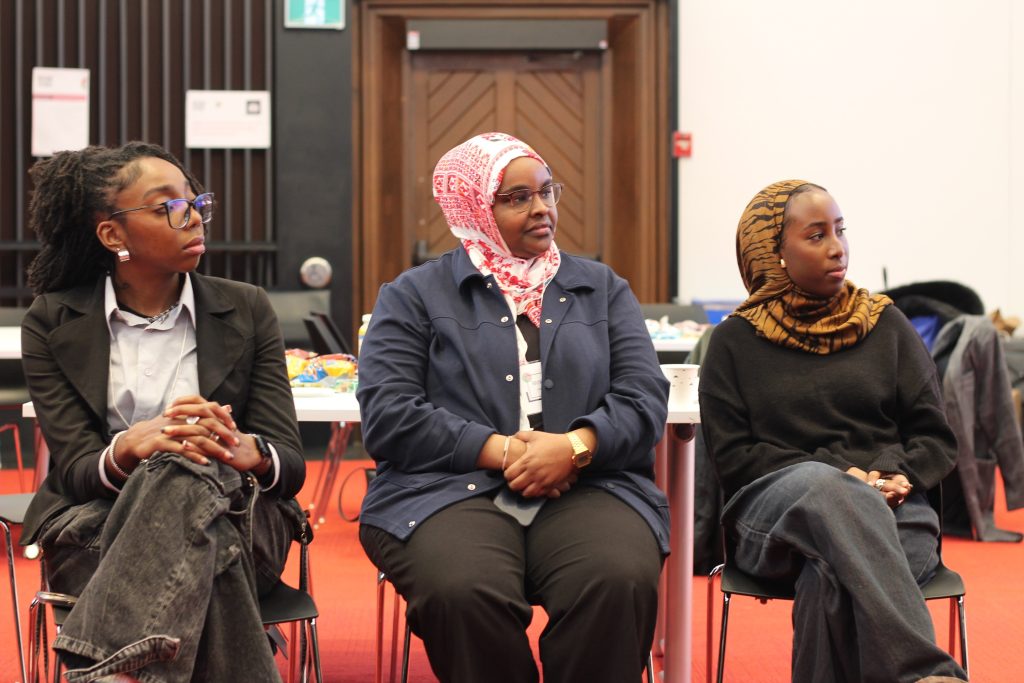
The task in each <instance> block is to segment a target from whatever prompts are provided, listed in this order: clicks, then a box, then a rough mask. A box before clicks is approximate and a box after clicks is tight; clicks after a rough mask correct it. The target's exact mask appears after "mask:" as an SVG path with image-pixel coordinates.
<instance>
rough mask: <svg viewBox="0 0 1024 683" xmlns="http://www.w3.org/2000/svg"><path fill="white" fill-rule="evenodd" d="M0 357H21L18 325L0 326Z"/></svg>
mask: <svg viewBox="0 0 1024 683" xmlns="http://www.w3.org/2000/svg"><path fill="white" fill-rule="evenodd" d="M0 358H6V359H12V358H21V328H20V327H0Z"/></svg>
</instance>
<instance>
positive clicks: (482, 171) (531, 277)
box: [434, 133, 561, 327]
mask: <svg viewBox="0 0 1024 683" xmlns="http://www.w3.org/2000/svg"><path fill="white" fill-rule="evenodd" d="M524 156H525V157H531V158H533V159H536V160H537V161H539V162H540V163H542V164H544V165H545V166H547V164H546V163H545V162H544V160H543V159H542V158H541V157H540V155H539V154H537V153H536V152H535V151H533V149H532V148H531V147H530V146H529V145H527V144H526V143H525V142H522V141H521V140H517V139H516V138H514V137H512V136H511V135H508V134H506V133H485V134H483V135H477V136H476V137H473V138H470V139H469V140H466V141H465V142H463V143H462V144H461V145H459V146H458V147H455V148H454V149H452V150H450V151H448V152H447V153H446V154H445V155H444V156H443V157H441V159H440V161H438V162H437V166H436V167H434V201H436V202H437V203H438V205H439V206H440V207H441V211H442V212H444V217H445V220H446V221H447V222H448V227H449V228H450V229H451V231H452V234H453V235H455V237H457V238H458V239H460V240H461V241H462V246H463V247H465V248H466V251H467V252H468V253H469V258H470V260H471V261H472V262H473V265H475V266H476V267H477V269H478V270H479V271H480V272H481V273H483V274H484V275H493V276H494V279H495V280H497V282H498V286H499V287H501V291H502V292H503V293H504V294H505V295H506V298H510V299H511V300H512V303H513V304H514V306H515V314H516V315H517V316H518V315H522V314H525V315H526V316H527V317H528V318H529V319H530V322H532V323H533V324H534V325H536V326H537V327H540V310H541V299H542V298H543V296H544V287H545V286H546V285H547V283H548V282H550V280H551V278H553V277H554V276H555V273H556V272H557V271H558V264H559V263H561V256H560V255H559V252H558V247H557V246H555V242H554V240H552V241H551V246H550V247H548V250H547V251H546V252H544V253H543V254H541V255H540V256H537V257H535V258H530V259H521V258H517V257H515V256H513V255H512V252H511V251H510V250H509V248H508V245H506V244H505V240H504V239H503V238H502V236H501V231H500V230H499V229H498V224H497V223H496V222H495V220H494V212H493V206H494V193H495V192H497V190H498V188H499V187H500V186H501V178H502V176H503V175H504V174H505V168H506V167H507V166H508V165H509V163H510V162H511V161H512V160H513V159H516V158H518V157H524Z"/></svg>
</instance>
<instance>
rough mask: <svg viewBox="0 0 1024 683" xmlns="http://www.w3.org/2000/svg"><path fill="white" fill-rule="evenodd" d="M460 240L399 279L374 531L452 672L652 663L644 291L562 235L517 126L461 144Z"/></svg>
mask: <svg viewBox="0 0 1024 683" xmlns="http://www.w3.org/2000/svg"><path fill="white" fill-rule="evenodd" d="M433 189H434V197H435V199H436V200H437V202H438V204H439V205H440V207H441V210H442V211H443V212H444V215H445V218H446V220H447V222H448V225H449V226H450V227H451V230H452V233H453V234H454V235H455V236H456V237H458V238H459V239H460V240H461V242H462V246H461V247H457V248H456V249H453V250H452V251H450V252H448V253H446V254H444V255H443V256H442V257H441V258H440V259H438V260H436V261H431V262H430V263H427V264H424V265H422V266H419V267H417V268H413V269H411V270H409V271H407V272H406V273H403V274H402V275H401V276H400V277H399V278H398V279H396V280H395V281H394V282H391V283H388V284H386V285H384V286H383V287H382V288H381V290H380V294H379V296H378V299H377V303H376V306H375V307H374V310H373V316H372V319H371V320H372V321H371V323H370V327H369V329H368V330H367V333H366V336H365V338H364V341H363V347H362V352H361V356H360V368H359V392H358V398H359V403H360V408H361V411H362V420H363V439H364V444H365V446H366V449H367V452H368V453H370V455H371V456H372V457H373V458H374V459H375V460H376V461H377V476H376V478H374V480H373V482H372V483H371V484H370V488H369V490H368V492H367V494H366V498H365V500H364V502H363V508H362V512H361V514H360V523H361V527H360V539H361V541H362V543H363V547H364V548H365V549H366V552H367V554H368V555H369V556H370V559H371V560H373V562H374V564H376V565H377V567H379V568H380V569H381V570H382V571H383V572H384V573H385V574H387V576H388V578H389V579H390V580H391V581H392V582H393V583H394V585H395V587H396V588H397V590H398V591H399V592H400V593H401V594H402V595H403V596H404V597H405V598H406V600H407V601H408V618H409V623H410V625H411V626H412V629H413V631H414V632H415V633H416V634H417V635H419V636H420V637H421V638H422V639H423V641H424V644H425V645H426V649H427V654H428V657H429V658H430V662H431V665H432V667H433V669H434V672H435V674H436V675H437V676H438V678H439V679H440V680H441V681H484V680H486V681H491V682H495V683H501V682H504V681H508V682H510V683H512V682H515V683H521V682H526V681H536V680H537V679H538V671H537V666H536V664H535V659H534V656H533V653H532V652H531V650H530V645H529V641H528V639H527V637H526V627H527V626H528V625H529V623H530V620H531V618H532V615H533V609H532V606H531V605H533V604H539V605H541V606H543V607H544V608H545V610H546V611H547V613H548V619H549V621H548V625H547V627H546V628H545V630H544V633H543V634H542V636H541V639H540V650H541V652H540V659H541V662H542V665H543V669H544V676H545V679H546V680H551V681H568V680H586V681H592V682H600V681H609V682H613V681H614V682H615V683H622V682H623V681H639V680H640V678H641V672H642V669H643V665H644V661H645V660H646V657H647V653H648V651H649V649H650V646H651V641H652V639H653V633H654V622H655V617H656V612H657V587H658V577H659V574H660V571H661V565H662V560H663V558H664V556H665V554H666V553H667V552H668V515H667V504H666V501H665V498H664V496H663V495H662V494H661V492H660V491H659V490H658V489H657V488H656V487H655V485H654V445H655V443H656V442H657V440H658V439H659V437H660V436H661V433H662V431H663V429H664V424H665V418H666V401H667V394H668V384H667V382H666V381H665V379H664V377H663V375H662V373H661V370H660V368H659V366H658V361H657V358H656V356H655V353H654V348H653V346H652V344H651V341H650V336H649V334H648V332H647V329H646V327H645V325H644V321H643V316H642V315H641V313H640V307H639V305H638V304H637V301H636V298H635V297H634V296H633V294H632V292H631V291H630V289H629V285H628V284H627V283H626V281H625V280H623V279H622V278H620V277H618V276H617V275H615V273H613V272H612V271H611V269H609V268H608V267H607V266H604V265H602V264H599V263H596V262H593V261H589V260H586V259H581V258H578V257H574V256H571V255H568V254H563V253H560V252H559V250H558V247H557V246H556V245H555V242H554V236H555V230H556V226H557V221H558V212H557V208H556V205H557V203H558V200H559V198H560V197H561V193H562V185H561V184H560V183H558V182H556V181H555V180H554V178H553V177H552V174H551V169H550V168H549V167H548V166H547V164H546V163H545V162H544V160H543V159H542V158H541V157H540V155H538V154H537V152H535V151H534V150H533V149H532V148H530V147H529V146H528V145H526V144H525V143H523V142H521V141H520V140H517V139H516V138H513V137H511V136H509V135H506V134H503V133H489V134H486V135H478V136H476V137H474V138H472V139H470V140H467V141H466V142H464V143H463V144H461V145H459V146H458V147H455V148H454V149H452V150H451V151H449V152H448V153H447V154H445V155H444V156H443V157H442V158H441V160H440V161H439V162H438V164H437V167H436V169H435V171H434V178H433Z"/></svg>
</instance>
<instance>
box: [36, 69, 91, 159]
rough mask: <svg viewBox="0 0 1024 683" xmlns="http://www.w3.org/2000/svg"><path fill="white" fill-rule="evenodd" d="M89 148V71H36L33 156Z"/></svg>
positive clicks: (45, 155) (44, 155)
mask: <svg viewBox="0 0 1024 683" xmlns="http://www.w3.org/2000/svg"><path fill="white" fill-rule="evenodd" d="M88 145H89V70H88V69H56V68H51V67H43V66H36V67H33V68H32V156H35V157H47V156H51V155H53V154H54V153H55V152H61V151H64V150H74V149H82V148H83V147H87V146H88Z"/></svg>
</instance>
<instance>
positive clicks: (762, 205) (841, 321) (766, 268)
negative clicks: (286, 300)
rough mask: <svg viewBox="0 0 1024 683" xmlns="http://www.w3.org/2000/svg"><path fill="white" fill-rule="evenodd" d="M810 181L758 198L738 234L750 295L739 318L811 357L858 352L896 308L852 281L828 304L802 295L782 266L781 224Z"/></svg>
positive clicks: (786, 183) (789, 183)
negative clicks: (856, 347)
mask: <svg viewBox="0 0 1024 683" xmlns="http://www.w3.org/2000/svg"><path fill="white" fill-rule="evenodd" d="M806 184H808V183H807V181H805V180H783V181H781V182H777V183H774V184H772V185H769V186H768V187H766V188H764V189H763V190H761V191H760V192H758V193H757V194H756V195H755V196H754V198H753V199H752V200H750V203H749V204H748V205H747V208H746V210H745V211H744V212H743V216H742V217H741V218H740V223H739V226H738V227H737V230H736V260H737V262H738V263H739V267H740V274H741V275H742V276H743V284H744V285H745V286H746V288H747V292H748V293H749V294H750V296H749V297H747V300H746V301H744V302H743V303H742V304H740V305H739V307H738V308H737V309H736V311H735V312H734V313H733V315H734V316H739V317H741V318H746V319H747V320H748V321H749V322H750V324H751V325H753V326H754V327H755V328H756V330H757V334H758V336H760V337H763V338H765V339H767V340H768V341H770V342H772V343H775V344H779V345H780V346H785V347H787V348H791V349H799V350H801V351H807V352H808V353H817V354H822V355H824V354H828V353H832V352H835V351H841V350H842V349H845V348H848V347H850V346H853V345H854V344H856V343H857V342H858V341H860V340H861V339H863V338H864V337H866V336H867V335H868V333H869V332H870V331H871V328H873V327H874V326H875V323H877V322H878V317H879V316H880V315H881V314H882V310H883V309H884V308H885V307H886V306H888V305H890V304H892V300H891V299H889V297H887V296H885V295H884V294H879V295H875V296H871V295H870V294H869V293H868V291H867V290H866V289H862V288H858V287H857V286H855V285H854V284H853V283H852V282H850V281H849V280H847V281H846V282H845V283H844V284H843V288H842V290H840V292H839V293H838V294H836V295H835V296H833V297H831V298H829V299H822V298H820V297H815V296H812V295H810V294H807V293H806V292H803V291H801V290H800V289H799V288H798V287H797V286H796V285H795V284H794V283H793V281H792V280H790V279H789V275H788V274H787V273H786V269H785V268H783V267H782V265H781V264H780V262H779V245H780V241H781V238H782V221H783V217H784V215H785V212H786V204H787V203H788V202H789V198H790V196H791V195H792V193H793V191H794V190H795V189H796V188H798V187H800V186H801V185H806Z"/></svg>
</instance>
